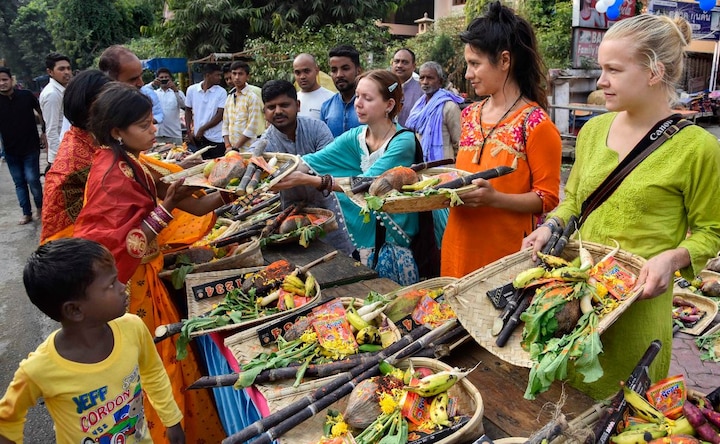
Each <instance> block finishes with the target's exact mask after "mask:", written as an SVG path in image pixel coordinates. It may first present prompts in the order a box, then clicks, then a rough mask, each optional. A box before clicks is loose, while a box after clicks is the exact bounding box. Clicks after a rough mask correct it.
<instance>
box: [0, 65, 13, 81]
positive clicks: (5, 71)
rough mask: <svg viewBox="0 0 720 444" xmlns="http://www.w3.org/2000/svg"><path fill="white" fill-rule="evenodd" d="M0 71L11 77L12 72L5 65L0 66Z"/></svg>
mask: <svg viewBox="0 0 720 444" xmlns="http://www.w3.org/2000/svg"><path fill="white" fill-rule="evenodd" d="M0 73H5V74H7V75H8V77H10V78H11V79H12V72H10V68H8V67H7V66H0Z"/></svg>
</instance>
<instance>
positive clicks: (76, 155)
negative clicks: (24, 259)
mask: <svg viewBox="0 0 720 444" xmlns="http://www.w3.org/2000/svg"><path fill="white" fill-rule="evenodd" d="M97 149H98V147H97V145H95V141H94V140H93V137H92V135H91V134H90V133H89V132H87V131H85V130H82V129H80V128H78V127H75V126H71V127H70V129H69V130H68V131H67V132H66V133H65V137H63V140H62V142H61V143H60V146H59V148H58V153H57V156H56V157H55V162H54V163H53V165H52V168H51V169H50V171H48V172H47V174H45V189H44V191H43V210H44V211H43V214H42V232H41V233H40V243H41V244H43V243H45V242H47V241H49V240H52V239H57V238H60V237H70V236H72V234H73V227H72V225H73V224H74V223H75V219H76V218H77V217H78V214H80V210H81V209H82V207H83V193H84V192H85V182H86V181H87V177H88V173H90V164H91V163H92V158H93V155H94V153H95V151H97Z"/></svg>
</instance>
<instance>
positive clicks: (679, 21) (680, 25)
mask: <svg viewBox="0 0 720 444" xmlns="http://www.w3.org/2000/svg"><path fill="white" fill-rule="evenodd" d="M673 23H675V26H677V29H678V32H680V36H681V37H682V38H683V39H684V42H683V43H684V44H685V45H684V46H688V45H689V44H690V42H691V41H692V28H691V27H690V23H688V21H687V20H685V19H684V18H682V17H680V16H676V17H675V18H673Z"/></svg>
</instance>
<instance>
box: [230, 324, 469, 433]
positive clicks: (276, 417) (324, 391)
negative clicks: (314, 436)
mask: <svg viewBox="0 0 720 444" xmlns="http://www.w3.org/2000/svg"><path fill="white" fill-rule="evenodd" d="M456 324H457V322H456V321H455V322H452V321H451V322H447V323H445V324H443V325H442V326H440V327H438V328H436V329H435V330H432V331H430V330H429V329H428V328H427V327H424V326H421V327H418V328H416V329H414V330H412V331H411V332H410V333H408V334H407V335H405V336H403V337H402V338H401V339H400V340H399V341H397V342H395V343H394V344H392V345H391V346H389V347H388V348H386V349H385V350H383V351H381V352H379V353H378V354H377V360H376V361H375V362H374V363H370V364H364V365H358V366H356V367H354V368H353V369H351V370H350V371H348V372H345V373H341V374H339V375H338V376H337V377H336V378H335V379H333V380H332V381H330V382H329V383H327V384H325V385H324V386H322V387H320V388H318V389H317V390H315V391H313V392H311V393H308V394H306V395H305V396H304V397H303V398H300V399H299V400H297V401H295V402H293V403H292V404H290V405H288V406H286V407H285V408H283V409H280V410H278V411H277V412H275V413H272V414H270V415H269V416H266V417H265V418H262V419H260V420H258V421H255V422H254V423H252V424H250V425H249V426H248V427H245V428H244V429H242V430H240V431H239V432H237V433H235V434H233V435H231V436H229V437H228V438H226V439H225V440H223V444H232V443H241V442H245V441H247V440H249V439H250V438H253V437H255V436H258V435H260V434H263V437H264V439H269V441H263V442H268V443H269V442H272V441H273V440H275V439H276V438H277V437H278V436H280V435H278V434H277V433H280V434H282V433H285V432H286V431H287V430H290V429H292V428H293V427H295V426H296V425H298V424H299V423H300V422H302V421H304V420H305V419H307V418H309V417H311V416H312V415H314V414H315V413H317V412H319V411H320V410H322V408H320V409H318V408H317V407H318V405H317V403H318V401H319V400H321V399H325V401H330V402H329V403H328V404H327V405H330V404H332V403H333V402H335V401H336V400H338V399H340V398H342V397H343V396H345V395H347V394H348V393H350V392H351V391H352V389H353V387H354V385H355V384H357V382H359V381H362V380H364V379H367V378H369V377H371V376H374V375H375V374H378V373H379V370H378V365H377V364H378V363H379V362H380V361H381V360H383V359H386V360H388V362H390V363H391V364H392V363H394V362H397V361H398V360H400V359H404V358H405V357H407V356H410V355H412V354H413V353H416V352H418V351H420V350H422V349H423V348H425V347H426V346H427V344H429V343H430V342H431V341H434V340H436V338H438V337H440V336H442V335H443V334H445V333H446V332H447V331H448V330H449V329H451V328H452V327H454V326H455V325H456ZM360 378H362V379H360ZM341 393H344V394H342V395H341ZM331 395H332V396H331ZM326 397H328V398H327V399H326ZM323 408H324V407H323ZM306 415H307V416H306ZM281 423H284V426H283V429H277V428H275V429H273V433H272V435H268V433H267V431H269V429H270V428H274V427H275V426H277V425H279V424H281ZM285 427H287V429H285ZM258 439H260V438H258ZM258 442H260V441H258Z"/></svg>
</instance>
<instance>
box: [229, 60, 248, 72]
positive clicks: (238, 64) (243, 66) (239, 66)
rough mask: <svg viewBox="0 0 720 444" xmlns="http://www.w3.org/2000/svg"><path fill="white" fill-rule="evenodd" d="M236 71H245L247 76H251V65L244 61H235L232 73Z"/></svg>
mask: <svg viewBox="0 0 720 444" xmlns="http://www.w3.org/2000/svg"><path fill="white" fill-rule="evenodd" d="M236 69H242V70H243V71H245V74H247V75H250V64H248V62H245V61H242V60H235V61H234V62H232V64H231V65H230V71H235V70H236Z"/></svg>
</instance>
